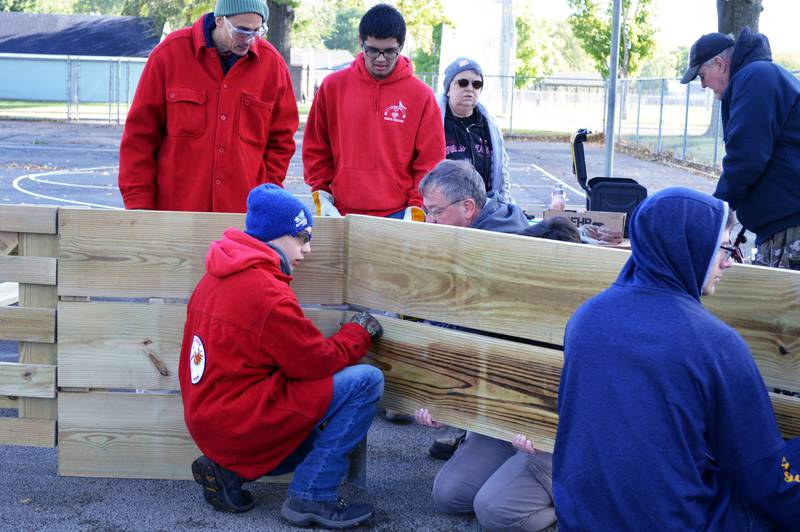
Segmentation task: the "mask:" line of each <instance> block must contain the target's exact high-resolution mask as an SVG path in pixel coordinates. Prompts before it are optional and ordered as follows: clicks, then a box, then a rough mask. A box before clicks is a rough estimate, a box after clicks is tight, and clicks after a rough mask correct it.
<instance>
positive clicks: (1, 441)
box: [0, 417, 56, 447]
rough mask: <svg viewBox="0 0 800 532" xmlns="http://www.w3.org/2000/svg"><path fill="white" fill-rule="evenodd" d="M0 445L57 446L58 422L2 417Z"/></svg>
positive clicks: (0, 420) (0, 422)
mask: <svg viewBox="0 0 800 532" xmlns="http://www.w3.org/2000/svg"><path fill="white" fill-rule="evenodd" d="M0 445H24V446H27V447H55V445H56V422H55V421H47V420H42V419H20V418H15V417H0Z"/></svg>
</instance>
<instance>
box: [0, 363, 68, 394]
mask: <svg viewBox="0 0 800 532" xmlns="http://www.w3.org/2000/svg"><path fill="white" fill-rule="evenodd" d="M0 395H5V396H8V395H11V396H17V397H39V398H44V399H52V398H54V397H55V396H56V367H55V366H46V365H42V364H17V363H14V362H0Z"/></svg>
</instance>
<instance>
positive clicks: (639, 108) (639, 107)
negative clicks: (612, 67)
mask: <svg viewBox="0 0 800 532" xmlns="http://www.w3.org/2000/svg"><path fill="white" fill-rule="evenodd" d="M638 86H639V89H638V92H639V94H637V96H636V99H637V102H636V143H635V144H636V145H637V146H638V145H639V120H640V119H641V117H642V80H641V79H640V80H639V83H638Z"/></svg>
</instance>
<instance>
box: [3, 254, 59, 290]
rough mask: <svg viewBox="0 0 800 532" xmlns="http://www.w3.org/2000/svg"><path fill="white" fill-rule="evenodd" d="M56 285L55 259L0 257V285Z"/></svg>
mask: <svg viewBox="0 0 800 532" xmlns="http://www.w3.org/2000/svg"><path fill="white" fill-rule="evenodd" d="M6 281H14V282H17V283H30V284H43V285H49V286H54V285H55V284H56V259H54V258H48V257H3V256H0V283H3V282H6Z"/></svg>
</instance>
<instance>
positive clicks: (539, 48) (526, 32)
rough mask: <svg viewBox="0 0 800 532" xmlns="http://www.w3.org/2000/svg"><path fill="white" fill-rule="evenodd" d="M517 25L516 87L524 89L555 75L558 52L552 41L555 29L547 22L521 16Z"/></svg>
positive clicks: (517, 20)
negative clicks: (538, 80)
mask: <svg viewBox="0 0 800 532" xmlns="http://www.w3.org/2000/svg"><path fill="white" fill-rule="evenodd" d="M515 25H516V29H517V70H516V72H515V75H516V77H515V80H514V86H515V87H517V88H518V89H522V88H525V87H529V86H530V85H532V84H534V83H535V82H536V81H537V78H540V77H542V76H546V75H549V74H552V73H553V71H554V65H555V63H556V57H557V56H558V51H557V50H556V49H555V46H554V40H553V39H552V35H553V34H554V33H555V29H554V28H553V27H551V26H550V25H549V24H548V23H547V22H546V21H543V20H535V19H532V18H529V17H528V16H525V15H521V16H518V17H517V18H516V20H515ZM534 28H536V31H535V30H534Z"/></svg>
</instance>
